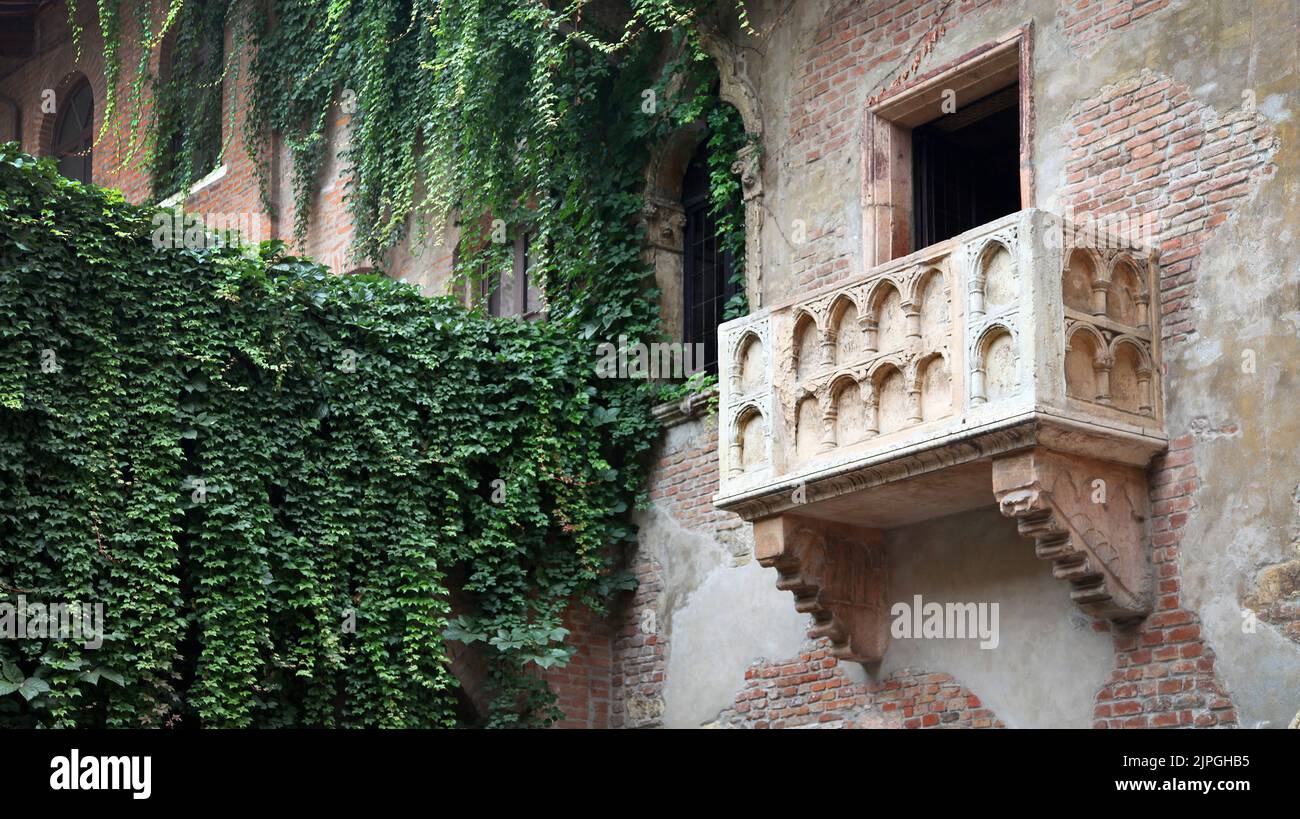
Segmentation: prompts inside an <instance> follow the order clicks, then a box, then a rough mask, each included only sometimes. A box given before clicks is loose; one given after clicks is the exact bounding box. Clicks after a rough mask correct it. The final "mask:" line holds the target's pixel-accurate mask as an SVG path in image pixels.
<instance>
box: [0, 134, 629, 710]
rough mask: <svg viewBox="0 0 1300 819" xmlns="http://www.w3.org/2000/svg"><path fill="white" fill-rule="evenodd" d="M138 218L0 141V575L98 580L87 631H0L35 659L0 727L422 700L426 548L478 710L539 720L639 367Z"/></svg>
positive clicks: (610, 510)
mask: <svg viewBox="0 0 1300 819" xmlns="http://www.w3.org/2000/svg"><path fill="white" fill-rule="evenodd" d="M152 214H153V211H151V210H149V209H141V208H137V207H134V206H131V205H128V204H125V203H123V202H122V201H121V199H120V197H119V196H118V195H117V194H114V193H111V192H105V191H101V190H98V189H94V188H89V187H83V186H81V185H80V184H78V183H73V182H69V181H67V180H64V179H63V178H62V177H60V176H58V174H57V172H56V171H55V169H54V167H53V166H52V165H51V164H49V162H48V161H42V162H41V163H40V164H37V163H36V162H35V160H33V159H32V158H30V157H28V156H25V155H22V154H18V153H16V152H15V150H14V149H13V147H12V146H8V147H6V148H5V149H4V151H3V153H0V584H3V592H4V593H5V597H4V598H3V599H5V600H6V601H7V602H11V603H12V602H14V601H15V599H16V596H17V595H19V594H23V595H25V596H26V598H27V600H28V601H29V602H36V601H45V602H57V601H81V602H84V603H90V602H102V603H103V604H104V606H105V610H106V616H107V632H108V634H107V638H106V639H105V641H104V644H103V646H102V647H101V648H99V649H98V650H94V649H86V648H83V647H82V646H81V645H80V644H79V643H75V642H71V641H58V640H40V639H29V640H24V641H14V642H10V641H5V642H4V643H0V667H3V668H4V669H5V678H6V679H10V678H11V677H17V678H18V679H19V680H21V681H26V680H37V681H39V682H36V683H31V684H30V685H27V687H26V688H25V689H24V690H22V691H18V690H14V691H13V693H11V694H10V695H9V696H6V697H2V698H0V724H3V725H31V724H42V725H101V724H106V725H137V724H145V725H169V724H175V723H176V722H178V721H179V722H182V723H197V724H201V725H227V726H248V725H261V726H279V725H336V726H355V725H385V726H402V725H444V724H452V723H453V722H454V720H455V712H454V709H453V703H454V699H453V692H452V688H453V686H454V682H453V680H452V679H451V677H450V675H449V673H448V671H447V659H446V650H445V645H444V637H443V631H444V629H445V627H446V626H447V619H448V610H449V607H448V600H447V594H446V587H447V575H448V573H449V572H452V571H455V572H457V573H458V575H459V576H460V579H461V580H462V581H463V584H464V588H465V589H466V590H467V591H468V592H469V593H470V595H471V596H472V598H473V599H474V601H475V603H476V608H477V613H476V615H475V616H473V617H470V618H467V619H465V620H463V621H462V622H461V623H460V624H459V632H458V633H457V636H462V637H463V636H467V635H472V634H477V635H479V636H481V637H482V639H483V640H485V641H486V643H487V644H488V645H490V646H491V647H492V655H493V657H494V658H495V668H496V670H497V681H498V684H499V685H500V686H501V691H502V695H503V705H504V706H507V707H503V708H502V709H501V710H500V712H499V713H498V715H497V719H498V721H509V720H514V719H523V718H527V719H532V720H542V721H545V720H547V719H550V718H553V717H554V716H555V713H554V711H553V710H552V709H551V708H549V707H548V705H547V703H546V702H545V701H544V700H542V701H538V702H536V703H534V704H533V705H534V707H532V708H531V709H529V708H527V707H525V708H524V709H522V711H521V710H520V709H519V708H517V707H516V706H517V705H518V704H519V703H520V702H521V700H520V698H519V696H518V694H519V692H520V691H521V688H525V689H526V688H527V687H528V686H529V685H530V680H531V681H533V682H534V683H535V680H536V678H535V677H533V676H530V675H529V674H526V673H523V672H524V671H526V669H527V667H529V666H531V667H533V668H536V667H538V666H549V665H551V664H553V663H556V662H559V661H562V660H563V659H565V658H566V657H567V655H568V653H569V649H568V648H566V647H565V646H564V637H565V636H566V633H565V630H564V629H563V627H562V616H563V612H564V610H565V608H566V607H567V606H568V605H570V604H571V603H572V602H574V601H575V600H579V599H582V598H584V597H585V598H589V599H591V600H593V601H596V600H598V599H599V598H600V597H601V596H603V595H604V594H606V593H607V592H608V590H609V585H610V584H611V583H612V582H615V581H614V580H613V578H611V576H610V575H609V574H608V571H607V569H606V559H605V552H606V549H607V547H608V546H609V545H610V544H611V543H612V542H616V541H618V540H620V539H622V538H627V537H630V536H631V534H632V533H631V530H630V529H629V528H628V527H627V525H626V524H625V523H624V520H625V515H624V513H625V512H626V511H627V509H628V507H629V505H631V504H633V503H635V501H636V498H637V494H638V491H639V489H640V485H641V483H642V477H641V468H640V465H639V464H638V462H637V456H638V455H639V454H640V453H642V452H643V451H644V450H645V449H646V447H647V446H648V444H649V442H650V440H651V434H650V433H651V431H650V429H649V428H648V427H647V425H646V423H645V422H644V421H643V420H640V419H642V418H644V417H645V407H644V405H643V404H639V403H638V402H639V401H640V402H643V401H644V400H645V396H644V393H635V392H620V393H614V394H612V395H603V394H602V393H600V392H598V390H597V389H596V386H595V383H594V381H595V375H594V372H593V368H592V367H591V356H590V347H589V345H588V344H587V343H586V342H583V341H581V340H579V339H577V338H575V337H574V336H572V335H571V334H568V333H566V332H564V331H563V329H562V328H561V326H560V325H556V324H547V323H539V324H530V323H526V322H516V321H509V320H494V319H487V318H483V317H479V316H476V315H475V314H473V313H467V312H466V311H465V310H464V309H463V308H462V307H461V306H460V305H458V304H456V303H455V302H453V301H451V300H449V299H442V298H437V299H428V298H424V297H421V296H420V295H419V294H418V291H417V290H416V289H415V288H412V287H407V286H405V285H402V284H399V283H396V282H393V281H391V280H388V279H386V278H383V277H380V276H349V277H339V276H333V275H330V274H329V273H328V272H327V271H326V270H325V269H323V268H321V267H320V266H318V265H315V264H312V263H310V262H308V261H305V260H301V259H296V258H292V257H288V256H284V255H282V254H281V251H280V248H279V247H278V246H277V245H273V244H268V245H266V246H264V247H263V248H262V249H261V252H260V253H250V252H247V251H241V250H240V249H238V248H205V249H199V250H188V249H183V248H182V249H171V248H165V247H164V248H158V247H155V243H154V242H153V241H152V237H153V233H154V230H155V223H154V221H153V219H152ZM498 481H500V483H497V482H498ZM494 494H495V497H494ZM350 623H354V624H355V628H354V629H353V628H350V627H349V624H350ZM113 680H116V681H117V682H113ZM119 683H120V684H119ZM533 687H534V688H535V687H536V686H535V685H534V686H533ZM525 693H528V692H527V691H525ZM29 695H30V696H29ZM524 704H525V706H527V701H526V698H525V701H524Z"/></svg>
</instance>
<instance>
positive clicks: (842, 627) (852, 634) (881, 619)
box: [754, 515, 889, 663]
mask: <svg viewBox="0 0 1300 819" xmlns="http://www.w3.org/2000/svg"><path fill="white" fill-rule="evenodd" d="M754 541H755V549H754V553H755V557H757V558H758V562H759V563H760V564H761V565H763V566H766V567H771V568H775V569H776V570H777V573H778V575H779V578H778V580H777V583H776V586H777V588H778V589H781V590H783V591H789V592H792V593H793V594H794V598H795V609H796V610H797V611H800V612H803V613H805V614H811V615H812V617H813V626H812V628H810V629H809V631H808V636H809V637H810V638H813V639H819V638H822V637H827V638H829V639H830V641H831V653H832V654H833V655H834V656H835V657H837V658H839V659H841V660H852V661H856V662H860V663H874V662H878V661H879V660H880V659H881V658H883V657H884V656H885V649H886V647H887V646H888V645H889V605H888V599H889V598H888V596H887V592H888V589H887V585H886V580H887V574H888V573H887V569H886V564H885V550H884V546H883V545H882V536H881V532H880V531H879V530H876V529H862V528H858V527H854V526H848V525H845V524H839V523H832V522H829V521H823V520H814V519H811V518H800V517H796V516H794V515H777V516H775V517H771V518H767V519H764V520H760V521H757V522H755V524H754Z"/></svg>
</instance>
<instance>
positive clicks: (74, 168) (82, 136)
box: [52, 79, 95, 184]
mask: <svg viewBox="0 0 1300 819" xmlns="http://www.w3.org/2000/svg"><path fill="white" fill-rule="evenodd" d="M94 143H95V95H94V93H92V92H91V90H90V83H89V82H87V81H86V80H84V79H82V80H81V81H79V82H78V83H77V84H76V85H74V86H73V87H72V90H71V91H69V92H68V94H67V95H66V97H65V98H64V100H63V101H62V102H61V103H60V109H59V115H58V119H57V120H56V121H55V124H54V150H53V151H52V153H53V154H54V156H55V157H56V158H57V159H58V162H59V173H61V174H63V175H64V176H66V177H67V178H69V179H75V180H77V181H78V182H85V183H86V184H89V183H90V176H91V170H92V167H93V161H92V159H93V151H92V147H91V146H93V145H94Z"/></svg>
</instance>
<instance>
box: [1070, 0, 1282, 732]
mask: <svg viewBox="0 0 1300 819" xmlns="http://www.w3.org/2000/svg"><path fill="white" fill-rule="evenodd" d="M1108 5H1130V6H1131V5H1133V4H1132V3H1129V4H1108ZM1152 5H1155V4H1152ZM1116 19H1117V20H1118V19H1121V18H1116ZM1069 134H1070V135H1069V137H1068V148H1069V151H1070V153H1069V154H1068V156H1067V159H1066V165H1065V187H1064V188H1063V189H1062V196H1063V200H1064V201H1065V203H1066V204H1067V206H1069V207H1070V208H1072V209H1073V212H1074V214H1075V215H1076V217H1078V216H1086V215H1093V216H1106V215H1112V214H1118V213H1129V214H1149V215H1151V216H1153V217H1154V222H1155V227H1156V230H1157V239H1156V240H1157V242H1158V245H1159V249H1160V254H1161V255H1160V310H1161V315H1162V318H1161V322H1162V324H1161V329H1162V335H1163V337H1164V339H1165V341H1166V345H1167V346H1166V350H1167V351H1170V350H1175V349H1176V348H1177V346H1178V345H1179V344H1181V343H1183V342H1184V341H1186V340H1187V339H1188V337H1189V336H1190V335H1192V334H1194V333H1195V332H1196V327H1195V323H1194V316H1195V312H1194V306H1195V299H1196V275H1197V263H1198V261H1199V258H1200V255H1201V252H1202V249H1203V248H1204V246H1205V243H1206V242H1207V241H1208V240H1209V238H1210V236H1211V235H1212V234H1213V232H1214V230H1215V229H1216V228H1218V227H1219V226H1220V225H1222V224H1224V223H1225V222H1226V221H1227V220H1228V219H1229V218H1231V216H1232V212H1233V210H1234V209H1235V208H1236V207H1237V206H1239V205H1240V204H1241V203H1242V202H1243V201H1244V200H1245V199H1246V198H1247V197H1249V196H1250V195H1251V194H1252V193H1253V191H1254V190H1255V188H1256V187H1257V185H1258V184H1259V183H1260V181H1261V180H1263V179H1265V178H1268V177H1270V176H1271V175H1272V174H1273V173H1274V172H1275V170H1276V168H1275V166H1274V165H1273V164H1271V162H1270V160H1271V159H1272V157H1273V155H1274V153H1275V152H1276V151H1277V149H1278V140H1277V137H1276V135H1275V134H1274V133H1273V130H1272V129H1271V128H1270V127H1269V126H1268V124H1267V123H1266V122H1265V121H1264V119H1263V118H1262V117H1261V116H1260V115H1259V114H1258V113H1256V112H1255V111H1254V109H1253V108H1252V107H1251V106H1250V105H1249V104H1248V103H1244V104H1243V105H1242V107H1240V108H1236V109H1233V110H1231V111H1228V112H1226V113H1219V112H1217V111H1215V110H1214V109H1213V108H1210V107H1209V106H1207V105H1205V104H1203V103H1201V102H1199V101H1198V100H1196V99H1195V98H1194V97H1193V96H1192V94H1191V92H1190V90H1189V89H1187V88H1186V87H1185V86H1182V85H1179V84H1177V83H1175V82H1173V81H1172V80H1170V79H1169V78H1168V77H1163V76H1161V75H1159V74H1157V73H1155V72H1151V71H1143V72H1142V73H1141V74H1139V75H1138V76H1136V77H1133V78H1131V79H1129V80H1127V81H1125V82H1122V83H1119V84H1116V85H1112V86H1108V87H1106V88H1103V89H1101V91H1100V92H1099V93H1098V94H1096V95H1095V96H1093V97H1091V98H1089V99H1087V100H1084V101H1082V102H1080V103H1078V104H1076V105H1075V106H1074V110H1073V112H1072V117H1071V120H1070V123H1069ZM1166 355H1167V356H1168V352H1167V353H1166ZM1171 431H1172V432H1175V433H1176V432H1177V430H1171ZM1194 444H1195V438H1194V437H1193V436H1192V435H1191V434H1190V432H1187V434H1183V435H1181V436H1180V437H1177V438H1175V439H1174V440H1172V441H1171V442H1170V446H1169V450H1168V451H1167V452H1166V453H1164V454H1163V455H1161V456H1160V457H1158V458H1157V459H1156V460H1155V462H1154V463H1153V464H1152V467H1151V472H1150V474H1151V502H1152V516H1153V520H1152V550H1153V553H1152V561H1153V563H1154V565H1155V568H1156V573H1157V583H1158V588H1157V596H1156V607H1155V611H1154V612H1153V613H1152V614H1151V616H1149V617H1148V618H1147V619H1146V620H1144V621H1143V622H1142V623H1141V624H1140V625H1139V626H1138V627H1137V628H1128V629H1116V630H1115V651H1116V668H1115V670H1114V672H1113V673H1112V675H1111V679H1110V680H1109V681H1108V682H1107V683H1106V685H1105V686H1103V688H1102V689H1101V691H1099V692H1098V694H1097V700H1096V705H1095V710H1094V716H1095V719H1096V722H1095V724H1096V726H1097V727H1110V728H1118V727H1125V728H1132V727H1171V726H1197V727H1208V726H1231V725H1235V724H1236V722H1237V717H1236V711H1235V709H1234V708H1233V705H1232V702H1231V700H1230V699H1229V698H1228V696H1227V693H1226V691H1225V690H1224V688H1223V685H1222V683H1221V682H1220V681H1219V678H1218V676H1217V675H1216V674H1215V669H1214V663H1215V658H1214V652H1213V650H1212V649H1211V648H1210V646H1209V645H1208V643H1206V642H1205V640H1204V639H1203V637H1202V634H1201V624H1200V618H1199V617H1198V616H1197V615H1196V613H1195V612H1193V611H1191V610H1188V609H1186V608H1184V607H1183V606H1182V601H1181V592H1182V587H1181V583H1182V578H1181V574H1182V573H1181V566H1180V545H1181V541H1182V536H1183V530H1184V527H1185V526H1186V524H1187V521H1188V519H1189V516H1190V515H1191V514H1192V513H1193V511H1194V510H1195V508H1196V501H1195V494H1196V491H1197V489H1198V488H1199V487H1200V479H1199V477H1198V474H1197V470H1196V465H1195V461H1194V449H1193V447H1194Z"/></svg>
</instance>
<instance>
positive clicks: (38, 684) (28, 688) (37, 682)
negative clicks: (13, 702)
mask: <svg viewBox="0 0 1300 819" xmlns="http://www.w3.org/2000/svg"><path fill="white" fill-rule="evenodd" d="M49 690H50V684H49V683H47V682H46V681H45V680H42V679H41V678H40V677H28V678H27V679H25V680H23V684H22V685H21V686H19V688H18V693H19V694H22V695H23V699H25V700H27V701H28V702H31V701H32V700H34V699H35V698H37V697H39V696H40V695H41V694H44V693H45V692H47V691H49Z"/></svg>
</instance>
